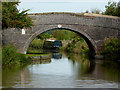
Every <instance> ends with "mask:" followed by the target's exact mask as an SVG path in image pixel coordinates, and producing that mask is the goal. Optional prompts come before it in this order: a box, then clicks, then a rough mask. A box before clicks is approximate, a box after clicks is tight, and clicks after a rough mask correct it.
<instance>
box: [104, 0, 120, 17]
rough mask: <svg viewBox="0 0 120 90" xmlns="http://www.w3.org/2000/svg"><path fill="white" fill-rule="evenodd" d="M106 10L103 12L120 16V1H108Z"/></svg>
mask: <svg viewBox="0 0 120 90" xmlns="http://www.w3.org/2000/svg"><path fill="white" fill-rule="evenodd" d="M105 8H106V11H105V12H104V13H103V14H105V15H112V16H120V1H119V2H118V3H117V2H108V5H106V6H105Z"/></svg>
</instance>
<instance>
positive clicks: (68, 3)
mask: <svg viewBox="0 0 120 90" xmlns="http://www.w3.org/2000/svg"><path fill="white" fill-rule="evenodd" d="M108 1H110V0H21V3H20V4H19V6H18V9H19V10H20V11H22V10H26V9H30V10H29V11H28V13H47V12H73V13H81V12H85V11H86V10H88V11H91V10H92V9H99V10H100V11H101V12H102V11H104V10H105V5H107V3H108ZM112 1H113V0H112ZM114 1H116V2H118V1H119V0H114Z"/></svg>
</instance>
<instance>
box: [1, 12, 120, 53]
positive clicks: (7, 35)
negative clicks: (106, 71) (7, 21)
mask: <svg viewBox="0 0 120 90" xmlns="http://www.w3.org/2000/svg"><path fill="white" fill-rule="evenodd" d="M29 16H30V17H31V18H33V21H34V26H33V27H32V28H27V29H26V30H25V34H22V30H21V29H15V28H9V29H7V30H3V38H2V40H3V44H5V45H7V44H9V43H13V44H14V45H15V46H16V48H17V49H18V51H19V52H20V53H26V52H27V49H28V47H29V45H30V43H31V41H32V40H33V39H34V38H35V37H36V36H38V35H39V34H41V33H43V32H46V31H48V30H52V29H57V28H63V29H67V30H71V31H74V32H76V33H79V34H80V35H81V36H82V37H83V38H84V39H85V41H86V42H87V44H88V46H89V48H90V50H91V51H92V52H94V53H98V52H99V51H100V49H101V46H102V45H103V43H104V41H105V38H106V37H107V38H110V37H118V36H119V32H120V18H119V17H111V16H105V15H97V14H76V13H46V14H45V13H44V14H31V15H29Z"/></svg>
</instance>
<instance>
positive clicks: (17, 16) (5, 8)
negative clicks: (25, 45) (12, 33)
mask: <svg viewBox="0 0 120 90" xmlns="http://www.w3.org/2000/svg"><path fill="white" fill-rule="evenodd" d="M19 3H20V2H2V29H6V28H8V27H10V28H20V29H22V28H27V27H31V26H33V23H32V19H31V18H30V17H28V14H27V13H26V12H27V11H28V10H29V9H28V10H24V11H22V12H19V10H18V9H17V5H18V4H19Z"/></svg>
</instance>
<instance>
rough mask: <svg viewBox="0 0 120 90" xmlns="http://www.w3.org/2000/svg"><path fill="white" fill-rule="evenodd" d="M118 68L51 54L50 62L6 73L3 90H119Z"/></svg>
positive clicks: (113, 65) (111, 64) (110, 64)
mask: <svg viewBox="0 0 120 90" xmlns="http://www.w3.org/2000/svg"><path fill="white" fill-rule="evenodd" d="M26 63H27V62H26ZM118 67H119V66H118V63H116V62H113V61H106V60H90V59H88V58H85V57H84V55H76V54H65V53H52V58H51V59H49V60H42V61H40V60H34V62H32V63H31V64H29V65H27V66H24V67H21V68H18V67H14V68H7V69H3V71H2V72H3V73H2V79H3V80H2V85H3V88H118V72H119V70H118Z"/></svg>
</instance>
